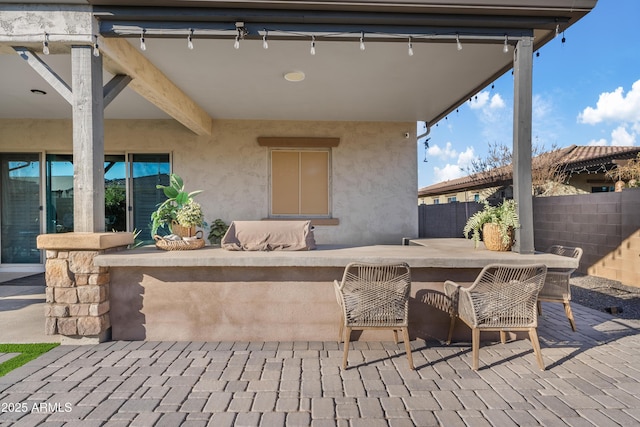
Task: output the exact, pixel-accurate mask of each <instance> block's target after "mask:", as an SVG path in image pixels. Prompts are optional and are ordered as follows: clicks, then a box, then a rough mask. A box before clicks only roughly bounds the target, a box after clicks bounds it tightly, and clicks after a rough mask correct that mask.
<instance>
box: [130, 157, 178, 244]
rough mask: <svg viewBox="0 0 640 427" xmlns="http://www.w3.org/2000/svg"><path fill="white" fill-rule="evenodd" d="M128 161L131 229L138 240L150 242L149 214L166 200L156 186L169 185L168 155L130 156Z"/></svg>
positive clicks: (151, 237) (151, 239)
mask: <svg viewBox="0 0 640 427" xmlns="http://www.w3.org/2000/svg"><path fill="white" fill-rule="evenodd" d="M130 160H131V200H132V203H131V210H132V211H133V228H135V229H136V231H140V234H139V236H138V238H139V239H140V240H142V241H145V242H152V241H153V236H151V213H152V212H153V211H155V210H156V207H157V205H158V204H160V203H162V202H163V201H164V200H166V196H165V195H164V193H163V192H162V190H158V189H157V188H156V185H169V173H170V169H171V165H170V163H169V155H168V154H132V155H131V159H130Z"/></svg>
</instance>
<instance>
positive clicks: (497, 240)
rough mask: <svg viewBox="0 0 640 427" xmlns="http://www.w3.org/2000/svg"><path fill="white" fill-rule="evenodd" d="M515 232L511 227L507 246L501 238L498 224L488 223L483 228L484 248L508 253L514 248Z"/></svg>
mask: <svg viewBox="0 0 640 427" xmlns="http://www.w3.org/2000/svg"><path fill="white" fill-rule="evenodd" d="M513 239H514V232H513V228H511V227H509V243H508V244H507V245H505V244H504V242H503V241H502V236H500V227H499V226H498V225H496V224H491V223H486V224H485V225H483V226H482V241H483V242H484V246H485V247H486V248H487V249H489V250H490V251H499V252H506V251H508V250H510V249H511V246H513Z"/></svg>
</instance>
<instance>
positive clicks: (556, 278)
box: [538, 245, 582, 332]
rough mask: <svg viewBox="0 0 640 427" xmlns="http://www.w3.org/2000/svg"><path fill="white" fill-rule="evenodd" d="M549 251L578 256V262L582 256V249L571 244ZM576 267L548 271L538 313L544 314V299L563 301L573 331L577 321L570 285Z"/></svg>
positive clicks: (549, 250)
mask: <svg viewBox="0 0 640 427" xmlns="http://www.w3.org/2000/svg"><path fill="white" fill-rule="evenodd" d="M547 252H548V253H550V254H555V255H561V256H567V257H572V258H576V259H577V260H578V263H579V262H580V258H582V249H581V248H573V247H569V246H560V245H554V246H551V247H550V248H549V249H548V250H547ZM575 270H576V269H575V268H569V269H562V270H556V269H553V270H549V271H547V278H546V280H545V281H544V286H543V287H542V290H541V291H540V294H539V295H538V314H542V304H541V303H542V301H546V302H561V303H562V304H563V305H564V312H565V314H566V315H567V319H569V324H570V325H571V329H572V330H573V332H575V331H576V322H575V320H574V319H573V312H572V311H571V305H570V303H569V301H571V286H570V285H569V279H570V278H571V274H572V273H573V272H574V271H575Z"/></svg>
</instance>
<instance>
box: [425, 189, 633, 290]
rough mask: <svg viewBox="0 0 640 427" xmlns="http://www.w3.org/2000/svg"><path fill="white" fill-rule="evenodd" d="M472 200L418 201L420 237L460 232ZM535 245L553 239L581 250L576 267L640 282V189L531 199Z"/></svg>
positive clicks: (548, 243) (543, 245)
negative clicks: (429, 203) (439, 202)
mask: <svg viewBox="0 0 640 427" xmlns="http://www.w3.org/2000/svg"><path fill="white" fill-rule="evenodd" d="M481 208H482V205H481V204H479V203H475V202H469V203H448V204H442V205H420V206H419V210H418V216H419V225H418V231H419V236H420V237H432V238H435V237H462V236H463V235H462V229H463V227H464V224H465V223H466V219H467V218H468V217H469V216H471V215H473V213H475V212H477V211H478V210H480V209H481ZM533 226H534V239H535V245H536V249H537V250H545V249H546V248H547V247H549V246H551V245H552V244H559V245H566V246H578V247H581V248H582V249H583V250H584V254H583V256H582V260H581V262H580V267H579V268H578V271H579V272H581V273H586V274H592V275H594V276H600V277H606V278H608V279H612V280H618V281H620V282H622V283H623V284H625V285H628V286H636V287H640V189H627V190H624V191H622V192H616V193H593V194H581V195H572V196H556V197H536V198H534V199H533Z"/></svg>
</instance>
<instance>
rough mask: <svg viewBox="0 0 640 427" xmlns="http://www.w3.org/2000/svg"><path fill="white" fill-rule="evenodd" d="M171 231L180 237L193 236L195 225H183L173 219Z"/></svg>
mask: <svg viewBox="0 0 640 427" xmlns="http://www.w3.org/2000/svg"><path fill="white" fill-rule="evenodd" d="M171 231H172V232H173V234H177V235H178V236H180V237H194V236H195V235H196V226H195V225H194V226H193V227H183V226H181V225H180V224H178V223H177V222H175V221H174V222H172V223H171Z"/></svg>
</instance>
